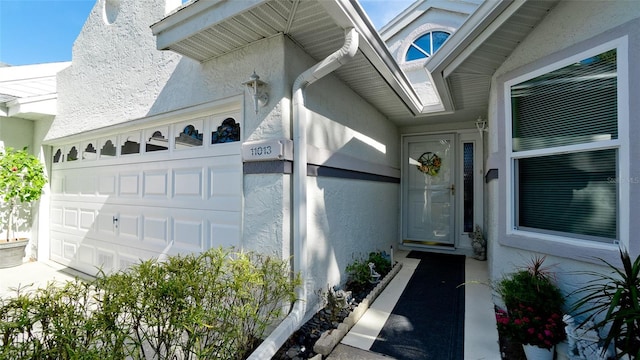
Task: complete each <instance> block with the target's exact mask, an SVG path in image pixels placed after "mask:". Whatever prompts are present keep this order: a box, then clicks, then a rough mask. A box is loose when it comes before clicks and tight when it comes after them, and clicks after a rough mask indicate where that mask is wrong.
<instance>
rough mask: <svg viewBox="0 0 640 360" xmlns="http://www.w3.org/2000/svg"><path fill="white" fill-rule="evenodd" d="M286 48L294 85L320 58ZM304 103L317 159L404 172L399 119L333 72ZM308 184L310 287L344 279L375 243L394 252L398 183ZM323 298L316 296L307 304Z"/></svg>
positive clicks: (319, 180)
mask: <svg viewBox="0 0 640 360" xmlns="http://www.w3.org/2000/svg"><path fill="white" fill-rule="evenodd" d="M286 51H287V54H286V64H285V72H286V75H285V76H286V79H287V82H289V83H290V84H291V85H292V84H293V81H295V79H296V78H297V76H298V75H299V74H301V73H302V72H304V71H305V70H306V69H308V68H309V67H311V66H313V65H314V64H315V63H316V62H317V61H316V60H314V59H311V58H310V57H309V56H308V55H307V54H305V53H304V52H303V51H302V50H301V49H300V48H299V47H297V46H296V45H295V44H293V43H291V42H289V41H287V43H286ZM286 101H288V100H287V99H285V100H283V102H286ZM305 104H306V108H307V109H308V111H310V112H311V121H310V124H309V127H308V129H307V130H308V132H307V136H308V141H309V148H308V152H309V154H308V155H309V162H310V164H312V165H317V166H326V167H332V168H338V169H342V170H351V171H353V170H358V169H362V170H361V171H365V172H369V173H373V174H380V173H394V172H397V170H398V169H399V167H400V166H399V161H400V155H399V142H400V136H399V133H398V130H397V127H396V126H395V125H394V124H392V123H391V122H389V121H388V120H387V119H386V118H385V117H384V116H383V115H382V114H380V113H379V112H378V111H377V110H376V109H375V108H373V107H372V106H371V105H370V104H368V103H367V102H366V101H364V100H363V99H362V98H360V97H359V96H358V95H357V94H356V93H354V92H353V91H352V90H351V89H350V88H348V87H347V86H346V85H345V84H343V83H342V82H340V81H339V80H338V79H337V78H336V77H335V76H334V75H332V74H330V75H328V76H327V77H325V78H323V79H321V80H319V81H318V82H316V83H314V84H312V85H310V86H309V87H308V88H307V90H306V96H305ZM294 151H295V149H294ZM307 186H308V200H307V204H308V210H307V211H308V237H307V239H308V240H307V243H308V245H307V246H308V251H309V252H308V262H309V264H310V266H311V268H310V271H309V274H311V276H312V278H311V279H310V280H309V281H308V282H307V286H308V288H307V291H308V292H309V293H310V294H312V293H318V292H319V291H326V290H327V286H333V285H337V284H343V283H344V282H345V281H346V274H345V268H346V266H347V265H348V264H349V263H351V262H353V261H354V259H355V258H358V259H359V258H361V257H366V256H368V254H369V252H371V251H376V250H385V251H387V252H388V251H389V248H390V246H391V245H392V244H396V243H397V241H398V226H399V225H398V211H399V210H398V206H399V204H398V201H399V200H398V195H399V184H397V183H387V182H378V181H365V180H356V179H345V178H334V177H324V176H319V177H313V176H310V177H308V178H307ZM319 300H320V299H319V298H317V299H316V298H312V299H310V300H309V301H310V302H312V303H311V304H309V306H308V308H309V309H312V308H313V306H314V304H313V302H315V301H319Z"/></svg>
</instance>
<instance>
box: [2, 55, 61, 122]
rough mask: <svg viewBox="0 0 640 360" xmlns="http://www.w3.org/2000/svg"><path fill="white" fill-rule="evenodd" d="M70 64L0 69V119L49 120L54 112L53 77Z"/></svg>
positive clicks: (54, 80) (55, 90) (55, 99)
mask: <svg viewBox="0 0 640 360" xmlns="http://www.w3.org/2000/svg"><path fill="white" fill-rule="evenodd" d="M70 64H71V63H70V62H59V63H46V64H36V65H23V66H7V67H2V68H0V116H1V117H15V118H22V119H28V120H44V119H52V118H53V117H54V116H55V115H56V113H57V99H58V96H57V89H56V74H57V73H58V72H59V71H60V70H62V69H64V68H66V67H68V66H69V65H70Z"/></svg>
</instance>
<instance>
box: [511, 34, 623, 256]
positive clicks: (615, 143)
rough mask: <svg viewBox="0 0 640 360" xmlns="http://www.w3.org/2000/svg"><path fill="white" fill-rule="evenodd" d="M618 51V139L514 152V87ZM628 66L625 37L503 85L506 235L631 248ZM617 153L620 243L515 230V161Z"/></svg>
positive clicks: (594, 245)
mask: <svg viewBox="0 0 640 360" xmlns="http://www.w3.org/2000/svg"><path fill="white" fill-rule="evenodd" d="M612 49H616V52H617V56H616V59H617V60H616V61H617V64H616V65H617V86H618V109H617V111H618V139H612V140H607V141H597V142H592V143H586V144H576V145H567V146H558V147H552V148H545V149H534V150H526V151H517V152H514V151H513V128H512V125H513V119H512V116H511V114H512V112H511V87H512V86H514V85H517V84H519V83H522V82H525V81H527V80H530V79H533V78H535V77H538V76H540V75H543V74H546V73H549V72H551V71H554V70H557V69H560V68H562V67H565V66H567V65H570V64H573V63H576V62H578V61H581V60H584V59H587V58H589V57H592V56H595V55H598V54H601V53H604V52H606V51H609V50H612ZM628 67H629V64H628V37H627V36H623V37H620V38H617V39H615V40H612V41H608V42H606V43H603V44H601V45H598V46H596V47H593V48H591V49H589V50H586V51H582V52H580V53H576V54H574V55H572V56H570V57H567V58H564V59H562V60H560V61H557V62H554V63H552V64H549V65H546V66H543V67H541V68H539V69H537V70H534V71H532V72H529V73H526V74H523V75H520V76H518V77H515V78H513V79H510V80H508V81H506V82H505V83H504V88H503V91H504V99H505V101H504V106H505V108H504V114H505V150H506V157H505V158H506V164H505V169H506V174H507V181H506V185H507V189H506V190H507V191H506V209H507V211H506V215H507V219H506V220H507V221H506V226H507V228H506V234H507V236H520V237H525V238H535V239H540V240H549V241H555V242H561V243H565V244H568V245H577V246H580V247H586V248H593V249H612V248H617V247H618V246H619V245H618V243H619V244H621V245H622V246H625V247H627V248H628V246H629V232H628V231H627V229H628V228H629V216H630V215H629V211H630V208H629V207H630V205H629V187H630V182H631V179H630V176H629V174H630V155H629V136H628V134H629V80H628V79H629V68H628ZM604 149H617V152H618V163H617V172H618V174H617V179H616V180H615V181H617V183H618V194H617V196H618V209H617V210H618V224H617V227H618V229H617V232H618V239H617V241H614V243H612V244H607V243H603V242H597V241H590V240H588V237H587V236H584V237H583V238H581V236H580V235H579V234H576V236H575V237H568V236H562V235H555V234H548V233H544V232H539V231H531V230H528V229H527V230H524V229H517V228H516V211H517V204H516V198H515V195H514V191H515V189H516V180H517V176H516V174H515V161H516V160H517V159H522V158H527V157H535V156H541V155H554V154H562V153H573V152H580V151H592V150H604Z"/></svg>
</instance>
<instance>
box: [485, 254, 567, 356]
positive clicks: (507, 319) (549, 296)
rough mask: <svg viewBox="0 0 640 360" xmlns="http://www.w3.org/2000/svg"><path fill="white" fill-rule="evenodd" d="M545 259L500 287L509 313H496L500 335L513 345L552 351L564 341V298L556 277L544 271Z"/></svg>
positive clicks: (513, 274)
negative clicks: (509, 340)
mask: <svg viewBox="0 0 640 360" xmlns="http://www.w3.org/2000/svg"><path fill="white" fill-rule="evenodd" d="M544 259H545V258H544V257H536V258H534V259H533V260H532V262H531V264H530V265H529V266H527V267H525V268H523V269H520V270H518V271H516V272H514V273H512V274H510V275H508V276H506V277H504V278H503V279H502V280H500V282H499V283H498V286H497V290H498V293H499V294H500V295H501V297H502V300H503V301H504V303H505V306H506V307H507V310H499V311H497V312H496V322H497V325H498V331H500V332H501V334H504V335H505V336H508V337H509V338H511V339H512V340H514V341H518V342H520V343H522V344H530V345H535V346H538V347H541V348H545V349H550V348H552V347H553V346H554V345H556V344H557V343H559V342H560V341H562V340H564V338H565V336H566V334H565V331H564V323H563V322H562V307H563V305H564V296H563V295H562V293H561V292H560V289H559V288H558V287H557V286H556V284H555V282H554V279H553V276H552V275H553V274H552V273H551V272H550V271H549V270H548V269H546V268H543V267H542V263H543V262H544Z"/></svg>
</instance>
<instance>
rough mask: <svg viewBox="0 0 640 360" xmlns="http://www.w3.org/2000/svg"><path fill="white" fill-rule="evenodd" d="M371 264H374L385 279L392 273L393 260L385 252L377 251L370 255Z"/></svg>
mask: <svg viewBox="0 0 640 360" xmlns="http://www.w3.org/2000/svg"><path fill="white" fill-rule="evenodd" d="M369 262H370V263H373V265H374V266H375V270H376V272H377V273H378V274H380V277H384V276H385V275H387V274H388V273H389V271H391V260H390V259H389V257H388V256H387V255H386V254H385V253H383V252H379V251H375V252H371V253H369Z"/></svg>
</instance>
